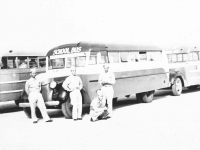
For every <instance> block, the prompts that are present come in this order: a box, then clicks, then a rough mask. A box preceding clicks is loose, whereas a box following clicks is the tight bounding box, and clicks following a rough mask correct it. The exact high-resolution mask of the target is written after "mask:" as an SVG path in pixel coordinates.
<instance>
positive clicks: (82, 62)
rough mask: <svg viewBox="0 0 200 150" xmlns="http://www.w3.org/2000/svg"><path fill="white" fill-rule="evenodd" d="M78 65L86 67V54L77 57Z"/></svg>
mask: <svg viewBox="0 0 200 150" xmlns="http://www.w3.org/2000/svg"><path fill="white" fill-rule="evenodd" d="M75 62H76V67H84V66H85V63H86V57H85V56H79V57H75Z"/></svg>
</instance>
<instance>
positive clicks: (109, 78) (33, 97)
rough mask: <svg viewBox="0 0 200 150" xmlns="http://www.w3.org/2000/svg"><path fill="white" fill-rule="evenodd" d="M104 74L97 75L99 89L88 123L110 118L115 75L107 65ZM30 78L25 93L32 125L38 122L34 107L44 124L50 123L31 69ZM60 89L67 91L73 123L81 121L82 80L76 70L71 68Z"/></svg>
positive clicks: (33, 70)
mask: <svg viewBox="0 0 200 150" xmlns="http://www.w3.org/2000/svg"><path fill="white" fill-rule="evenodd" d="M103 67H104V72H103V73H101V74H100V75H99V80H98V81H99V83H100V85H101V88H100V89H98V90H96V93H97V97H96V98H94V99H93V100H92V102H91V104H90V121H91V122H95V121H97V120H101V119H108V118H111V117H112V111H113V104H112V102H113V101H112V99H113V96H114V90H113V86H112V85H113V84H115V75H114V73H113V72H111V71H110V70H109V65H108V64H104V65H103ZM30 75H31V78H30V79H29V80H28V81H27V82H26V85H25V91H26V93H27V94H28V99H29V103H30V108H31V118H32V120H33V123H37V122H38V118H37V117H36V112H35V111H36V106H37V107H38V108H39V109H40V111H41V114H42V116H43V118H44V119H45V121H46V122H52V121H53V120H52V119H50V118H49V116H48V114H47V111H46V107H45V104H44V100H43V97H42V94H41V93H40V91H41V82H40V81H39V80H38V79H37V78H36V69H35V68H34V69H31V71H30ZM62 87H63V88H64V89H65V90H67V91H69V92H70V94H69V96H70V99H71V104H72V105H73V109H72V118H73V120H74V121H77V120H82V95H81V92H80V91H81V89H82V88H83V84H82V80H81V78H80V77H79V76H77V75H76V68H75V67H71V75H70V76H69V77H67V78H66V79H65V81H64V82H63V85H62Z"/></svg>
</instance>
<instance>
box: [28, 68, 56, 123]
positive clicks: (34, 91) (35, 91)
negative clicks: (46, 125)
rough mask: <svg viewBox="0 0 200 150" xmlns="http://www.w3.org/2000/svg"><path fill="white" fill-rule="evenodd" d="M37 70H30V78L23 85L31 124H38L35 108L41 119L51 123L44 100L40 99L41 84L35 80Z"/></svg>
mask: <svg viewBox="0 0 200 150" xmlns="http://www.w3.org/2000/svg"><path fill="white" fill-rule="evenodd" d="M36 74H37V70H36V68H32V69H31V70H30V76H31V78H30V79H29V80H28V81H27V82H26V84H25V91H26V93H27V95H28V100H29V103H30V108H31V118H32V120H33V123H37V122H38V118H37V117H36V112H35V111H36V106H37V107H38V108H39V109H40V112H41V114H42V117H43V118H44V120H45V121H46V122H52V121H53V120H51V119H50V118H49V116H48V114H47V111H46V106H45V104H44V99H43V97H42V94H41V93H40V91H41V82H40V81H39V80H38V79H37V78H36Z"/></svg>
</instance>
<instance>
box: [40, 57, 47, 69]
mask: <svg viewBox="0 0 200 150" xmlns="http://www.w3.org/2000/svg"><path fill="white" fill-rule="evenodd" d="M45 66H46V58H45V57H44V58H39V67H45Z"/></svg>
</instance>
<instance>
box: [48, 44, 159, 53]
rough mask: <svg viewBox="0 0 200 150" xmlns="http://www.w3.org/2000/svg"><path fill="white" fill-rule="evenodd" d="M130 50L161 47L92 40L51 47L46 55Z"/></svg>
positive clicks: (154, 49)
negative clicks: (95, 41) (104, 42)
mask: <svg viewBox="0 0 200 150" xmlns="http://www.w3.org/2000/svg"><path fill="white" fill-rule="evenodd" d="M99 50H104V51H119V50H123V51H130V50H133V51H134V50H136V51H137V50H141V51H146V50H148V51H160V50H162V49H161V48H159V47H157V46H152V45H139V44H138V45H137V44H135V45H131V44H103V43H94V42H79V43H71V44H64V45H60V46H57V47H54V48H52V49H51V50H49V51H48V52H47V56H52V55H62V54H71V53H78V52H89V51H99Z"/></svg>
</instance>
